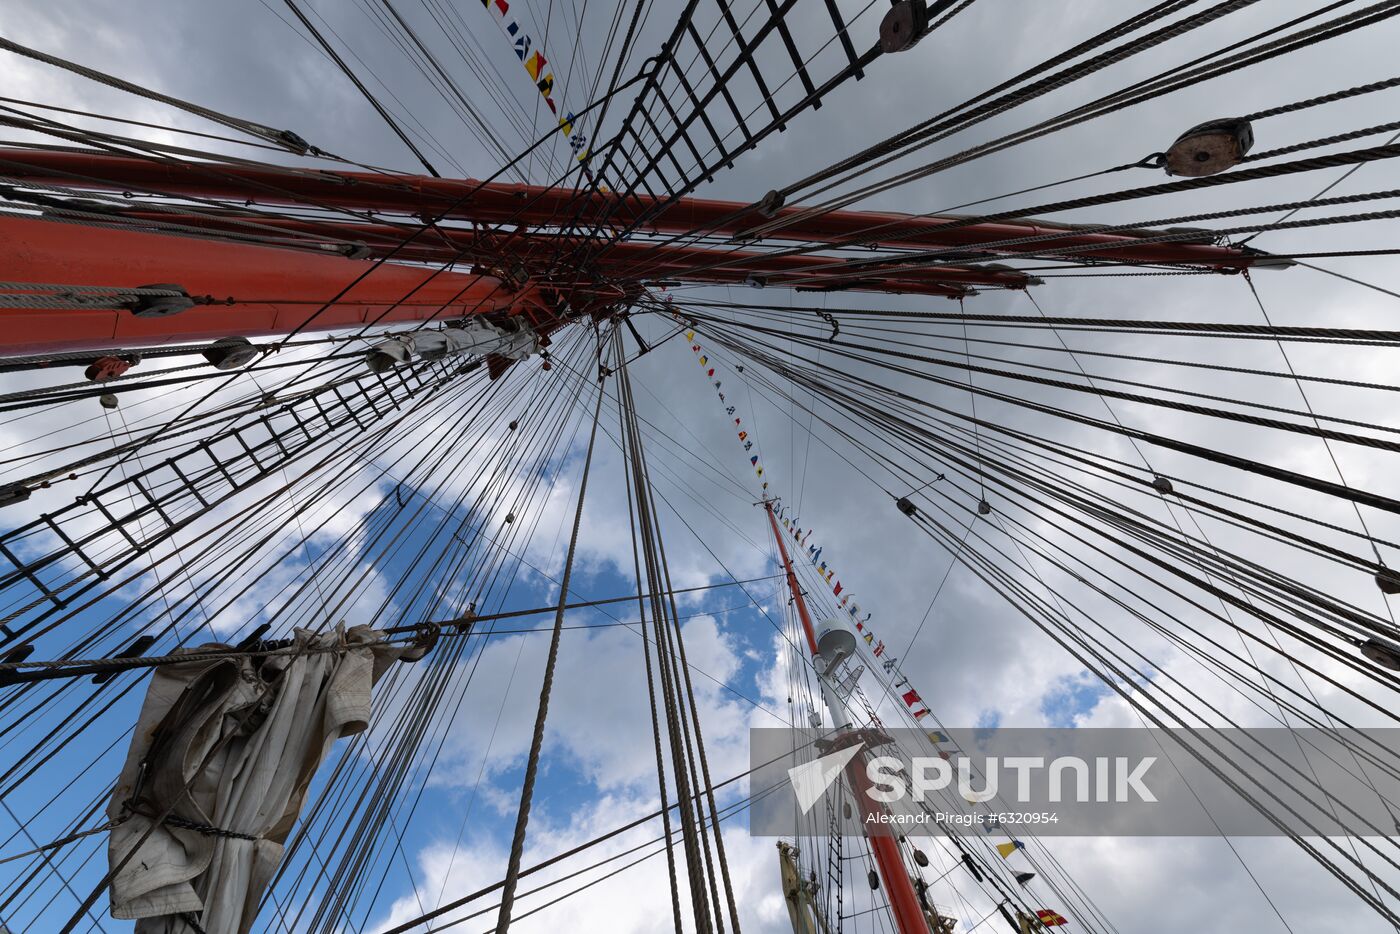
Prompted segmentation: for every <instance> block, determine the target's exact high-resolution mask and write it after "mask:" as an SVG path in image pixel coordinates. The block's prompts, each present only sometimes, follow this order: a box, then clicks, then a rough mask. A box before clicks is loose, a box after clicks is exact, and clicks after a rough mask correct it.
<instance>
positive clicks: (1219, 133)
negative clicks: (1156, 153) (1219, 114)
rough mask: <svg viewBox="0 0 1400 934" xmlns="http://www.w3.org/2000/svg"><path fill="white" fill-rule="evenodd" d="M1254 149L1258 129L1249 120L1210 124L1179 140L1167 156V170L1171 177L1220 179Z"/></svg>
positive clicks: (1180, 137) (1233, 119) (1183, 134)
mask: <svg viewBox="0 0 1400 934" xmlns="http://www.w3.org/2000/svg"><path fill="white" fill-rule="evenodd" d="M1253 145H1254V127H1253V126H1251V125H1250V122H1249V121H1248V120H1241V119H1240V118H1238V117H1231V118H1228V119H1223V120H1209V121H1207V122H1205V123H1202V124H1200V125H1199V126H1193V127H1192V128H1191V129H1189V130H1187V131H1186V132H1185V133H1182V134H1181V135H1180V136H1179V137H1177V140H1176V142H1174V143H1172V144H1171V146H1170V147H1168V148H1167V151H1166V152H1165V153H1163V160H1162V162H1163V168H1165V169H1166V170H1167V174H1168V175H1182V176H1187V177H1189V178H1199V177H1201V176H1204V175H1218V174H1220V173H1221V172H1224V171H1225V170H1226V169H1230V168H1233V167H1235V166H1236V165H1238V164H1239V162H1240V160H1241V159H1243V158H1244V157H1245V154H1246V153H1248V152H1249V150H1250V148H1251V147H1253Z"/></svg>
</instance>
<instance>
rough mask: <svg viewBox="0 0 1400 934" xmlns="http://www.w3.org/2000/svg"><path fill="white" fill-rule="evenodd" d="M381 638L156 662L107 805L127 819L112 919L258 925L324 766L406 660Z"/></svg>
mask: <svg viewBox="0 0 1400 934" xmlns="http://www.w3.org/2000/svg"><path fill="white" fill-rule="evenodd" d="M381 636H382V634H381V633H379V632H378V631H376V630H373V629H370V628H369V627H367V626H357V627H354V628H352V629H349V630H345V629H343V628H337V630H336V631H334V632H323V633H314V632H311V631H308V630H297V631H296V634H295V637H294V639H293V644H292V647H290V648H289V649H287V650H286V651H285V654H274V655H264V656H259V657H247V656H244V657H236V658H218V659H212V660H210V659H205V660H202V661H201V660H192V661H189V662H178V663H175V664H168V665H162V666H160V667H159V668H157V669H156V672H155V674H154V675H153V676H152V678H151V686H150V688H149V690H148V691H147V693H146V700H145V704H144V706H143V707H142V709H141V716H140V719H139V720H138V722H137V724H136V733H135V736H134V737H133V739H132V742H131V749H130V751H129V752H128V753H127V758H126V765H125V767H124V768H123V769H122V773H121V777H120V778H119V780H118V781H117V786H116V789H115V791H114V792H113V795H112V800H111V803H110V805H109V806H108V809H107V814H108V816H109V817H110V818H111V819H112V820H114V821H120V823H118V824H117V825H116V826H115V827H114V828H113V830H112V831H111V836H110V839H109V841H108V859H109V860H110V866H111V868H112V870H113V872H114V875H113V876H112V880H111V896H112V916H113V917H114V918H118V919H121V920H136V921H137V922H138V923H137V925H136V931H137V932H138V934H155V932H157V931H159V932H161V934H173V932H186V931H188V932H190V934H194V932H196V931H199V930H203V931H207V932H208V934H245V932H247V931H248V930H249V929H250V928H251V927H252V924H253V920H254V918H255V917H256V916H257V911H258V903H259V901H260V900H261V898H262V894H263V891H264V890H265V889H266V887H267V886H268V884H269V883H270V882H271V880H272V876H273V874H274V872H275V871H276V869H277V866H278V864H279V862H280V861H281V859H282V850H283V844H284V843H285V841H286V839H287V836H288V834H289V833H290V831H291V829H292V826H293V825H294V824H295V823H296V819H297V816H298V814H300V812H301V808H302V805H303V803H304V801H305V799H306V794H307V788H308V786H309V785H310V783H311V779H312V777H313V776H314V775H315V773H316V769H317V768H318V767H319V766H320V764H321V762H322V760H324V759H325V757H326V754H327V753H328V752H329V751H330V748H331V745H332V744H333V743H334V742H335V741H336V740H337V739H339V738H340V737H342V736H349V735H352V734H354V733H359V732H361V731H363V730H364V729H366V728H367V727H368V725H369V714H370V688H371V686H372V685H373V684H374V682H375V680H376V679H377V678H378V677H379V675H380V674H382V673H383V671H384V670H385V669H386V668H387V667H388V666H389V665H390V664H391V663H392V661H393V660H394V659H395V658H398V657H400V656H403V655H408V656H409V657H412V652H413V649H412V648H411V647H409V646H402V645H389V644H386V643H384V642H382V641H381ZM229 648H230V647H229V646H226V645H219V644H209V645H203V646H200V647H199V648H196V649H193V650H191V652H192V653H198V652H206V653H207V652H210V651H218V650H228V649H229ZM162 818H163V819H162ZM195 925H198V926H197V927H196V926H195Z"/></svg>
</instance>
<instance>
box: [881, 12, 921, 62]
mask: <svg viewBox="0 0 1400 934" xmlns="http://www.w3.org/2000/svg"><path fill="white" fill-rule="evenodd" d="M926 29H928V6H927V5H926V4H925V3H924V0H899V2H898V3H896V4H895V5H894V6H892V7H890V11H889V12H888V13H886V14H885V18H884V19H882V20H881V21H880V49H881V51H884V52H904V51H907V50H909V49H912V48H913V47H914V45H915V44H916V43H917V42H918V41H919V40H920V39H922V38H923V37H924V30H926Z"/></svg>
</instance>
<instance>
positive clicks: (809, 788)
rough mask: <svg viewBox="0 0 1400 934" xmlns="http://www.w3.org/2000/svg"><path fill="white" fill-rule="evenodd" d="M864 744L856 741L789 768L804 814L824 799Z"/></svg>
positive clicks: (799, 804)
mask: <svg viewBox="0 0 1400 934" xmlns="http://www.w3.org/2000/svg"><path fill="white" fill-rule="evenodd" d="M864 746H865V744H864V743H856V744H854V745H852V746H847V747H846V748H845V749H838V750H836V751H835V752H833V753H831V754H830V755H826V756H822V757H821V758H820V759H814V760H812V761H811V762H804V763H802V764H801V765H799V766H795V767H794V768H790V769H788V778H789V779H790V780H791V781H792V790H793V792H794V793H795V794H796V795H797V804H798V807H800V808H802V813H803V814H806V813H807V812H808V811H810V810H812V807H813V805H815V804H816V803H817V802H818V801H820V800H821V799H822V796H823V795H825V794H826V790H827V789H828V788H830V787H831V783H832V782H834V781H836V776H838V775H840V774H841V770H842V769H844V768H845V767H846V763H848V762H850V761H851V760H852V759H854V758H855V757H856V754H857V753H859V752H860V751H861V749H862V748H863V747H864Z"/></svg>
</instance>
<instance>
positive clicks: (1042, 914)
mask: <svg viewBox="0 0 1400 934" xmlns="http://www.w3.org/2000/svg"><path fill="white" fill-rule="evenodd" d="M1035 916H1036V917H1037V918H1039V919H1040V923H1041V924H1043V925H1045V926H1046V927H1048V928H1057V927H1059V926H1060V925H1062V924H1069V921H1067V920H1065V916H1064V915H1062V914H1060V913H1059V912H1058V911H1051V910H1050V909H1049V908H1037V909H1036V911H1035Z"/></svg>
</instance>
